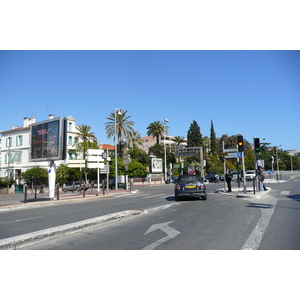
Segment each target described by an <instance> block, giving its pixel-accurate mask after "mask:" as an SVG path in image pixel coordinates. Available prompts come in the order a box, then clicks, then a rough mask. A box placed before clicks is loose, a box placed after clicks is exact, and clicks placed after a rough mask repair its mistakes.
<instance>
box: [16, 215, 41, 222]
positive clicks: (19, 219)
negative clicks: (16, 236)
mask: <svg viewBox="0 0 300 300" xmlns="http://www.w3.org/2000/svg"><path fill="white" fill-rule="evenodd" d="M42 217H44V216H37V217H31V218H25V219H19V220H14V222H21V221H27V220H32V219H37V218H42Z"/></svg>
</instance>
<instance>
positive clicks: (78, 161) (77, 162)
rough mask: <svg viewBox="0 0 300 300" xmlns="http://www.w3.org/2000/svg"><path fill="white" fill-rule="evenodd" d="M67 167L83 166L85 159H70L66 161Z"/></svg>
mask: <svg viewBox="0 0 300 300" xmlns="http://www.w3.org/2000/svg"><path fill="white" fill-rule="evenodd" d="M67 165H68V167H69V168H84V167H85V160H84V159H72V160H69V161H68V163H67Z"/></svg>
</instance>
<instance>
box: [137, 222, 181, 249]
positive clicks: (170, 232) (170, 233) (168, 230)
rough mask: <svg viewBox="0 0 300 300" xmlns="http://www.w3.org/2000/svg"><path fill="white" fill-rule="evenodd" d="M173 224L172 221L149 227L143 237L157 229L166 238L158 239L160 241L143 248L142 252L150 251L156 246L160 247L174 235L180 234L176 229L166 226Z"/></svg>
mask: <svg viewBox="0 0 300 300" xmlns="http://www.w3.org/2000/svg"><path fill="white" fill-rule="evenodd" d="M173 222H174V221H171V222H165V223H159V224H153V225H151V226H150V228H149V229H148V230H147V231H146V233H145V234H144V235H146V234H148V233H150V232H152V231H155V230H157V229H160V230H162V231H163V232H164V233H166V234H167V236H166V237H164V238H162V239H160V240H158V241H156V242H154V243H152V244H151V245H149V246H147V247H145V248H143V249H142V250H152V249H154V248H156V247H157V246H159V245H161V244H162V243H164V242H166V241H168V240H170V239H172V238H174V237H175V236H176V235H178V234H179V233H180V232H179V231H177V230H176V229H174V228H172V227H170V226H168V225H169V224H170V223H173Z"/></svg>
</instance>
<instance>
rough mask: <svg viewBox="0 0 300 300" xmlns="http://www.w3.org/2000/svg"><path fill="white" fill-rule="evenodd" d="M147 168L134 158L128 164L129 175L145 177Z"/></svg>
mask: <svg viewBox="0 0 300 300" xmlns="http://www.w3.org/2000/svg"><path fill="white" fill-rule="evenodd" d="M146 169H147V167H146V166H144V165H143V164H141V163H140V162H138V161H136V160H135V159H133V160H132V162H131V163H130V164H129V165H128V176H130V177H135V176H139V177H145V176H146V175H147V173H146Z"/></svg>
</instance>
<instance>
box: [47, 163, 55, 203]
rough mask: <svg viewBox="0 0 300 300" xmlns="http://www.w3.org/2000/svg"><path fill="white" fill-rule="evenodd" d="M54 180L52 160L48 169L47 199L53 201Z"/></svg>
mask: <svg viewBox="0 0 300 300" xmlns="http://www.w3.org/2000/svg"><path fill="white" fill-rule="evenodd" d="M55 180H56V165H55V163H54V161H53V160H51V161H50V162H49V167H48V185H49V198H50V199H51V200H54V195H55Z"/></svg>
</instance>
